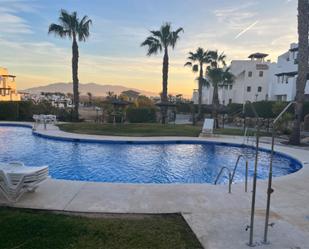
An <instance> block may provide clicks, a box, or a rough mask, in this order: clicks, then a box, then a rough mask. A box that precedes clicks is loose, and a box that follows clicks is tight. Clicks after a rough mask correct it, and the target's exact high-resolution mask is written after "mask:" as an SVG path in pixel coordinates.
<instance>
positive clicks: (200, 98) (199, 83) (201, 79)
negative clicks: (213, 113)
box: [198, 63, 203, 120]
mask: <svg viewBox="0 0 309 249" xmlns="http://www.w3.org/2000/svg"><path fill="white" fill-rule="evenodd" d="M202 82H203V63H200V76H199V79H198V119H199V120H200V119H201V118H202V90H203V89H202V88H203V84H202Z"/></svg>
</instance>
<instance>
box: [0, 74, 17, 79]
mask: <svg viewBox="0 0 309 249" xmlns="http://www.w3.org/2000/svg"><path fill="white" fill-rule="evenodd" d="M0 77H12V78H15V77H16V76H15V75H12V74H0Z"/></svg>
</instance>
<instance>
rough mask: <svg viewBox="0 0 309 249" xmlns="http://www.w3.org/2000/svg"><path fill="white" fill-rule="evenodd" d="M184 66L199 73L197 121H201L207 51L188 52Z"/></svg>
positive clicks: (200, 49) (199, 49) (207, 59)
mask: <svg viewBox="0 0 309 249" xmlns="http://www.w3.org/2000/svg"><path fill="white" fill-rule="evenodd" d="M187 60H188V62H186V64H185V66H189V67H191V68H192V71H193V72H199V76H198V78H197V80H198V119H201V116H202V94H203V93H202V89H203V86H205V85H206V84H207V82H206V81H205V78H204V70H203V67H204V65H205V64H207V63H209V62H210V60H209V54H208V51H205V50H204V49H203V48H198V49H197V50H196V52H189V57H188V58H187Z"/></svg>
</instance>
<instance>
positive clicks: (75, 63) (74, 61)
mask: <svg viewBox="0 0 309 249" xmlns="http://www.w3.org/2000/svg"><path fill="white" fill-rule="evenodd" d="M78 57H79V55H78V45H77V41H76V37H75V35H74V36H73V44H72V79H73V102H74V120H75V121H78V119H79V113H78V108H79V92H78V84H79V80H78Z"/></svg>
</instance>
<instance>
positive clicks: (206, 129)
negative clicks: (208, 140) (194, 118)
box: [202, 118, 214, 135]
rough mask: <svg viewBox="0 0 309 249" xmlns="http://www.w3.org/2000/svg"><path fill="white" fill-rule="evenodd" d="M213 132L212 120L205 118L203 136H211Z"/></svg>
mask: <svg viewBox="0 0 309 249" xmlns="http://www.w3.org/2000/svg"><path fill="white" fill-rule="evenodd" d="M213 131H214V119H212V118H205V120H204V124H203V129H202V133H203V134H210V135H211V134H213Z"/></svg>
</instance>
